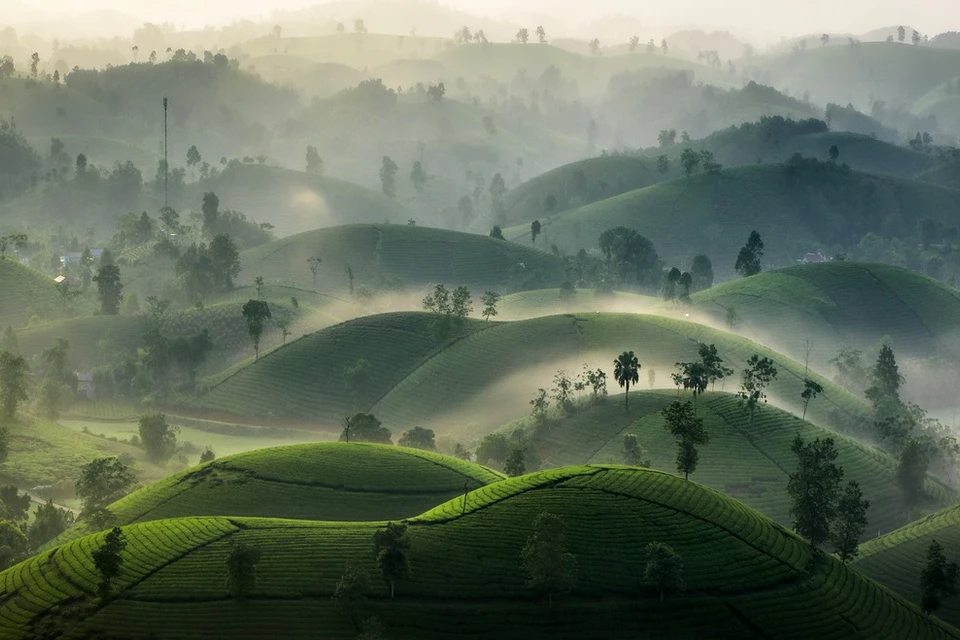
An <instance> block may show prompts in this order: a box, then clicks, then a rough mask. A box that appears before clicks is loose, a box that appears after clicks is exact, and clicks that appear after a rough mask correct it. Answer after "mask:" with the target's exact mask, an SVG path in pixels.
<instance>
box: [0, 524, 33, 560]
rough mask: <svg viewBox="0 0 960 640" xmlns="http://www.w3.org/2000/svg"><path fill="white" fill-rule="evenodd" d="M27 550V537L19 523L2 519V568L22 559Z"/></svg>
mask: <svg viewBox="0 0 960 640" xmlns="http://www.w3.org/2000/svg"><path fill="white" fill-rule="evenodd" d="M26 550H27V537H26V536H25V535H23V530H22V529H21V527H20V526H19V525H17V523H15V522H12V521H10V520H0V569H6V568H7V567H9V566H11V565H12V564H14V563H16V562H18V561H19V560H21V559H22V557H23V553H24V551H26Z"/></svg>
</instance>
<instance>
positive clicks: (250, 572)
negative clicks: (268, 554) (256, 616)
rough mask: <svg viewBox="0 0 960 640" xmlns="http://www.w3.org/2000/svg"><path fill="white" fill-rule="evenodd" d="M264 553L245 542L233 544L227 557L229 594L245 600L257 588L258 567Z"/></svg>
mask: <svg viewBox="0 0 960 640" xmlns="http://www.w3.org/2000/svg"><path fill="white" fill-rule="evenodd" d="M261 555H262V552H261V550H260V549H259V548H257V547H254V546H251V545H248V544H245V543H243V542H240V543H237V542H231V544H230V554H229V555H228V556H227V577H226V585H227V592H228V593H229V594H230V595H231V596H232V597H234V598H239V599H241V600H242V599H245V598H246V597H247V596H248V595H250V593H251V592H252V591H253V590H254V589H255V588H256V586H257V565H258V564H259V563H260V557H261Z"/></svg>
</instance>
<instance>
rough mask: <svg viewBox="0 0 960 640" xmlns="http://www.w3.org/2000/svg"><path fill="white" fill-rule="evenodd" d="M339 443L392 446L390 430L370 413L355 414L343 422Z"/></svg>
mask: <svg viewBox="0 0 960 640" xmlns="http://www.w3.org/2000/svg"><path fill="white" fill-rule="evenodd" d="M340 442H373V443H379V444H393V440H391V434H390V430H389V429H387V428H386V427H384V426H383V424H382V423H381V422H380V421H379V420H377V418H376V417H375V416H374V415H373V414H370V413H355V414H353V415H352V416H349V417H347V418H345V419H344V421H343V431H342V432H341V433H340Z"/></svg>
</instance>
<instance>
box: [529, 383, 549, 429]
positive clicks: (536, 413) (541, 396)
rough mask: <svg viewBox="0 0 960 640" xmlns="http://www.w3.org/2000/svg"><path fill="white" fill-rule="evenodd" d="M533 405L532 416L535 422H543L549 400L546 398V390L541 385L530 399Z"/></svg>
mask: <svg viewBox="0 0 960 640" xmlns="http://www.w3.org/2000/svg"><path fill="white" fill-rule="evenodd" d="M530 404H531V405H532V406H533V417H534V419H536V421H537V422H543V421H544V419H545V418H546V417H547V409H548V408H549V407H550V401H549V400H548V399H547V390H546V389H544V388H543V387H541V388H539V389H537V395H536V396H534V398H533V400H531V401H530Z"/></svg>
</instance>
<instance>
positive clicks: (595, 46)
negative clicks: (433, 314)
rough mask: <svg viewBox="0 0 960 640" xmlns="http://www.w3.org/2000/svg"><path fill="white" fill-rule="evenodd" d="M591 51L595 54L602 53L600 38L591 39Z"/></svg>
mask: <svg viewBox="0 0 960 640" xmlns="http://www.w3.org/2000/svg"><path fill="white" fill-rule="evenodd" d="M590 53H591V54H593V55H594V56H599V55H600V53H601V51H600V38H594V39H593V40H591V41H590Z"/></svg>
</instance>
